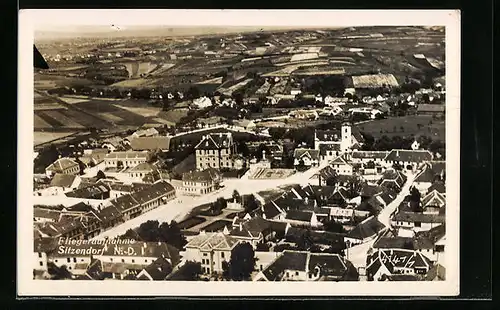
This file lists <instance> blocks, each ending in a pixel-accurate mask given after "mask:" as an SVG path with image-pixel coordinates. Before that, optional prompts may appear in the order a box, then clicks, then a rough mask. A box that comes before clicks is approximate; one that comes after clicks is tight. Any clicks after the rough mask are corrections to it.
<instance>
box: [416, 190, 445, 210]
mask: <svg viewBox="0 0 500 310" xmlns="http://www.w3.org/2000/svg"><path fill="white" fill-rule="evenodd" d="M421 204H422V208H423V213H424V214H440V213H442V210H443V208H444V206H445V205H446V197H445V196H444V195H443V194H441V193H439V192H438V191H435V190H434V191H432V192H430V193H428V194H427V195H425V196H424V197H423V198H422V200H421Z"/></svg>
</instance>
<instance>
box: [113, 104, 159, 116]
mask: <svg viewBox="0 0 500 310" xmlns="http://www.w3.org/2000/svg"><path fill="white" fill-rule="evenodd" d="M114 106H115V107H117V108H121V109H124V110H127V111H129V112H132V113H135V114H138V115H141V116H144V117H155V116H157V115H158V113H159V112H160V111H161V107H153V106H151V105H149V103H148V102H147V101H139V100H121V101H117V102H116V103H115V104H114Z"/></svg>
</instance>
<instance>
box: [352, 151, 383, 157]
mask: <svg viewBox="0 0 500 310" xmlns="http://www.w3.org/2000/svg"><path fill="white" fill-rule="evenodd" d="M388 154H389V152H388V151H353V152H352V154H351V157H352V158H362V159H384V158H385V157H386V156H387V155H388Z"/></svg>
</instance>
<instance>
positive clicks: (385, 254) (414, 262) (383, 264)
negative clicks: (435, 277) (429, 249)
mask: <svg viewBox="0 0 500 310" xmlns="http://www.w3.org/2000/svg"><path fill="white" fill-rule="evenodd" d="M366 265H367V267H366V274H367V277H368V279H369V280H373V281H380V280H382V277H383V276H384V275H385V276H392V275H397V274H406V275H419V276H425V274H427V272H429V270H430V269H431V268H432V267H433V263H432V261H431V260H430V259H429V258H427V257H426V256H425V255H423V254H422V253H420V252H418V251H414V250H405V249H378V250H377V251H375V252H374V253H373V254H371V255H369V256H368V257H367V264H366Z"/></svg>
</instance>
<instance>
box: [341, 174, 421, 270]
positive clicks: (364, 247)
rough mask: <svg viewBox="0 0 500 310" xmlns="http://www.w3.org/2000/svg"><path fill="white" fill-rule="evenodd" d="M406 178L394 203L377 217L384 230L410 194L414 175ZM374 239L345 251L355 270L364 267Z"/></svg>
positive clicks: (388, 226)
mask: <svg viewBox="0 0 500 310" xmlns="http://www.w3.org/2000/svg"><path fill="white" fill-rule="evenodd" d="M406 176H407V178H408V179H407V180H406V183H405V184H404V185H403V188H402V190H401V192H400V193H399V194H398V195H397V196H396V198H395V199H394V201H392V202H391V203H389V204H388V205H387V207H385V208H384V209H383V210H382V211H381V212H380V213H379V215H378V220H379V221H380V222H381V223H382V224H384V225H385V227H386V229H390V227H391V224H390V219H391V216H392V214H393V213H394V211H396V208H397V207H398V206H399V205H400V204H401V203H402V202H403V200H404V198H405V196H406V195H408V194H409V193H410V187H411V186H412V184H413V181H414V180H415V176H416V173H410V174H406ZM386 229H384V230H383V231H382V232H384V231H385V230H386ZM382 232H380V233H382ZM376 239H377V238H374V239H372V240H370V241H368V242H365V243H363V244H359V245H355V246H353V247H351V248H349V249H348V250H347V253H346V254H347V258H348V260H350V261H351V262H352V263H353V265H354V266H355V267H356V268H359V267H366V253H367V252H368V250H369V249H370V248H371V247H372V246H373V244H374V243H375V240H376Z"/></svg>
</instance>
